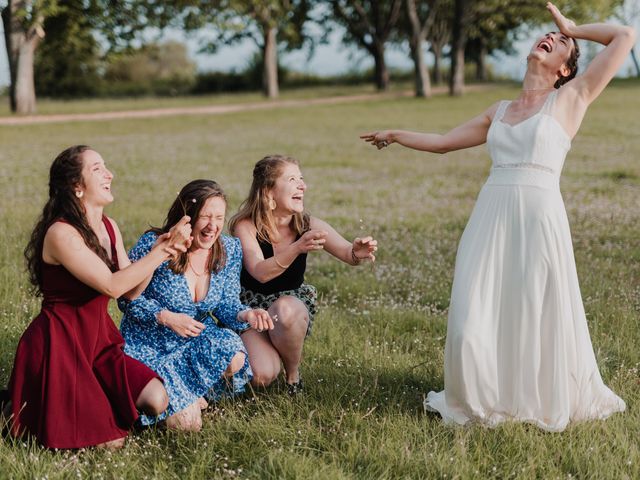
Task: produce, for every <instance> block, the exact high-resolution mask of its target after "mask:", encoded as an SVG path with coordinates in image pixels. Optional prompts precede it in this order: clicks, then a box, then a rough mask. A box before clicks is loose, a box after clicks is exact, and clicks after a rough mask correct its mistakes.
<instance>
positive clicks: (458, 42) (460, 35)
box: [449, 0, 472, 96]
mask: <svg viewBox="0 0 640 480" xmlns="http://www.w3.org/2000/svg"><path fill="white" fill-rule="evenodd" d="M469 3H470V1H469V0H455V13H454V18H453V37H452V45H451V75H450V77H449V95H452V96H459V95H462V92H463V89H464V49H465V46H466V43H467V34H468V31H469V25H470V23H471V18H472V15H471V12H470V9H469V6H470V5H469Z"/></svg>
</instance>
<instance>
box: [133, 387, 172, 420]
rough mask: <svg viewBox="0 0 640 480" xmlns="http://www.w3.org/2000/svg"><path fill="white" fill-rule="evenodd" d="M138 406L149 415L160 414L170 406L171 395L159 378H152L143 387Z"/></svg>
mask: <svg viewBox="0 0 640 480" xmlns="http://www.w3.org/2000/svg"><path fill="white" fill-rule="evenodd" d="M136 406H137V407H138V408H139V409H140V410H142V411H143V412H144V413H146V414H147V415H152V416H155V415H160V414H161V413H162V412H164V411H165V410H166V409H167V407H168V406H169V396H168V395H167V391H166V390H165V388H164V385H163V384H162V382H161V381H160V380H158V379H157V378H154V379H152V380H151V381H150V382H149V383H147V385H146V386H145V387H144V388H143V389H142V392H141V393H140V396H139V397H138V401H137V402H136Z"/></svg>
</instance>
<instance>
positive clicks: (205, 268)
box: [189, 262, 207, 277]
mask: <svg viewBox="0 0 640 480" xmlns="http://www.w3.org/2000/svg"><path fill="white" fill-rule="evenodd" d="M189 268H190V269H191V271H192V272H193V273H195V275H196V277H201V276H203V275H204V274H205V273H207V267H204V271H203V272H202V273H198V272H196V269H195V268H193V265H191V262H189Z"/></svg>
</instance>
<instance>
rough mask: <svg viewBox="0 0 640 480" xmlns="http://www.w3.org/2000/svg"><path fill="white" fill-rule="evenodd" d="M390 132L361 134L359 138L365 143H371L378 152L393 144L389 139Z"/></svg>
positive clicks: (391, 139)
mask: <svg viewBox="0 0 640 480" xmlns="http://www.w3.org/2000/svg"><path fill="white" fill-rule="evenodd" d="M391 137H392V135H391V130H382V131H380V132H369V133H363V134H362V135H360V138H361V139H363V140H364V141H365V142H369V143H371V145H373V146H374V147H376V148H377V149H378V150H380V149H382V148H384V147H388V146H389V145H391V144H392V143H393V138H391Z"/></svg>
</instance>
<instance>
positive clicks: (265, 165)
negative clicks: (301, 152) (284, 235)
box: [229, 155, 309, 243]
mask: <svg viewBox="0 0 640 480" xmlns="http://www.w3.org/2000/svg"><path fill="white" fill-rule="evenodd" d="M287 163H292V164H294V165H299V162H298V160H296V159H295V158H293V157H289V156H286V155H267V156H266V157H264V158H263V159H262V160H260V161H259V162H258V163H256V165H255V167H253V181H252V182H251V188H250V189H249V196H248V197H247V198H246V199H245V200H244V202H242V204H241V205H240V208H239V209H238V213H236V214H235V215H234V216H233V217H232V218H231V220H230V221H229V231H230V232H231V234H232V235H234V231H235V228H236V226H237V225H238V223H239V222H240V221H242V220H244V219H245V218H248V219H251V222H252V223H253V225H254V226H255V227H256V232H257V235H258V240H261V241H263V242H268V243H273V242H275V241H277V240H278V229H277V227H276V223H275V220H274V218H273V211H272V209H271V207H270V205H269V195H268V193H269V192H270V191H271V189H273V187H274V186H275V184H276V180H277V179H278V177H279V176H280V175H281V173H282V169H283V168H284V166H285V165H286V164H287ZM290 227H291V229H292V230H293V231H294V232H295V233H296V234H297V235H302V234H303V233H304V232H306V231H307V230H309V214H308V213H306V212H302V213H298V212H296V213H294V214H293V218H292V219H291V224H290Z"/></svg>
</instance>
